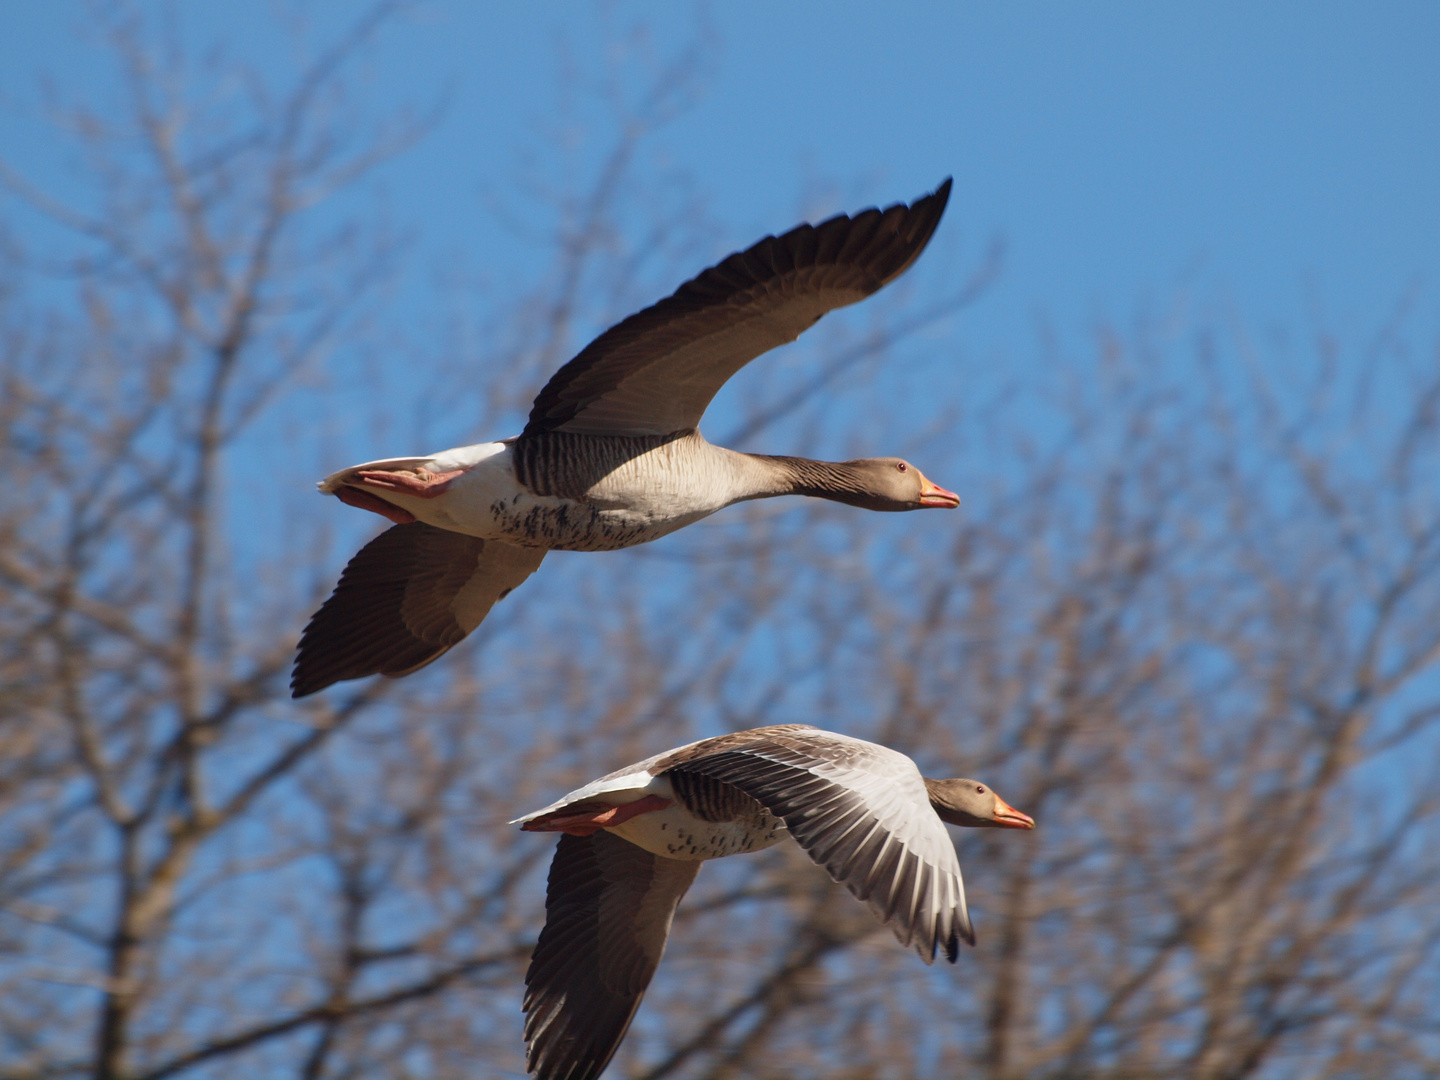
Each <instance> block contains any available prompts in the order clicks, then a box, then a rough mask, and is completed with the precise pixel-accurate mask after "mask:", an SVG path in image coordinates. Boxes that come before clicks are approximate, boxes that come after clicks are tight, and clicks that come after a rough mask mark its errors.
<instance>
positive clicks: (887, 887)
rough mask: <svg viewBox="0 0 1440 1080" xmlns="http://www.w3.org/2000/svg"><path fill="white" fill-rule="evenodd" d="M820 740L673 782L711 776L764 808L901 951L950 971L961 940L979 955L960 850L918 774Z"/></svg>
mask: <svg viewBox="0 0 1440 1080" xmlns="http://www.w3.org/2000/svg"><path fill="white" fill-rule="evenodd" d="M817 735H824V736H826V737H827V738H826V740H825V741H824V742H823V743H817V745H815V746H811V745H807V743H809V742H810V738H811V737H809V736H807V735H806V734H805V733H803V732H800V733H795V734H791V735H777V736H774V737H771V738H767V739H759V740H756V741H754V742H753V743H751V744H750V745H747V746H745V747H743V748H737V749H734V750H726V751H723V752H721V753H718V754H713V755H710V756H706V757H701V758H697V759H695V760H692V761H685V762H682V763H679V764H676V765H674V766H673V767H671V768H670V769H669V770H668V771H667V772H666V775H667V776H670V777H672V780H673V779H677V776H676V774H680V776H684V775H686V774H689V775H691V776H707V777H710V778H711V779H713V780H719V781H722V782H723V783H726V784H730V785H733V786H734V787H736V788H738V789H740V790H741V791H742V792H744V793H745V794H746V795H749V796H750V797H751V798H753V799H755V800H756V801H758V802H760V803H761V804H762V805H764V807H765V808H766V809H767V810H769V811H770V813H772V814H774V815H775V816H776V817H778V818H780V819H782V820H783V821H784V822H785V827H786V828H787V829H788V830H789V831H790V835H792V836H793V837H794V838H795V840H796V841H797V842H798V843H799V844H800V846H801V847H802V848H803V849H804V850H805V853H806V854H808V855H809V856H810V857H811V858H812V859H814V860H815V861H816V862H817V863H819V864H820V865H821V866H823V867H824V868H825V869H826V870H827V871H828V872H829V874H830V876H831V877H832V878H834V879H835V880H836V881H838V882H840V883H841V884H843V885H844V886H845V887H846V888H847V889H849V890H850V891H851V892H852V893H854V894H855V896H856V897H857V898H859V899H860V900H863V901H865V903H866V904H868V905H869V907H870V910H871V911H872V912H874V914H875V916H876V918H878V919H879V920H880V921H881V922H882V923H885V924H886V925H888V926H889V927H890V928H891V929H892V930H893V931H894V933H895V936H896V937H897V938H898V939H899V940H900V943H901V944H902V945H913V946H914V948H915V951H916V952H918V953H919V954H920V957H921V958H922V959H923V960H924V961H925V962H926V963H927V964H929V963H932V962H934V959H935V950H936V948H937V947H939V948H942V949H943V950H944V952H945V956H946V958H947V959H949V960H950V961H951V962H952V963H953V962H954V961H955V958H956V956H957V955H958V953H959V939H960V938H962V937H963V938H964V939H965V940H966V941H968V942H969V943H970V944H972V945H973V944H974V943H975V931H974V928H973V927H972V926H971V925H970V915H969V912H968V911H967V909H966V906H965V883H964V882H963V881H962V880H961V878H960V863H959V861H958V860H957V859H956V858H955V846H954V844H953V843H952V842H951V840H950V836H949V834H948V833H946V831H945V825H944V823H943V822H942V821H941V820H940V818H939V817H938V816H937V815H936V814H935V812H934V810H932V809H931V807H930V799H929V795H928V793H927V792H926V790H925V784H924V781H923V780H922V779H921V777H920V772H919V770H918V769H916V768H915V765H914V763H913V762H911V761H910V759H909V758H907V757H905V756H904V755H903V754H899V753H896V752H895V751H893V750H888V749H886V748H884V747H881V746H876V745H874V744H873V743H863V742H860V741H859V740H844V744H853V746H850V745H844V744H842V746H841V749H842V750H844V751H845V752H843V753H840V754H836V753H835V750H836V740H837V737H836V736H833V735H831V734H830V733H829V732H820V733H817ZM684 786H685V785H684V782H683V780H682V781H681V782H680V783H677V784H676V790H677V791H679V790H680V789H681V788H682V787H684Z"/></svg>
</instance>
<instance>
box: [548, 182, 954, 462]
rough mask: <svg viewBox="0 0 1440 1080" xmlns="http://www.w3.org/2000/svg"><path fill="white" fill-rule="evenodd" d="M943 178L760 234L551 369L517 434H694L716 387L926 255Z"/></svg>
mask: <svg viewBox="0 0 1440 1080" xmlns="http://www.w3.org/2000/svg"><path fill="white" fill-rule="evenodd" d="M949 199H950V181H949V180H948V179H947V180H946V181H945V182H944V183H943V184H941V185H940V186H939V187H938V188H937V189H936V190H935V191H934V193H932V194H930V195H927V196H925V197H924V198H921V199H916V200H915V202H914V204H913V205H911V206H905V205H903V204H897V205H895V206H891V207H888V208H887V209H885V210H864V211H862V212H860V213H858V214H856V215H855V216H854V217H847V216H845V215H843V214H841V215H839V216H837V217H833V218H830V219H829V220H828V221H825V222H822V223H821V224H819V225H800V226H798V227H796V228H794V229H791V230H790V231H789V232H787V233H785V234H784V235H783V236H767V237H765V238H764V239H763V240H761V241H760V242H759V243H757V244H755V245H753V246H752V247H750V248H749V249H747V250H745V251H739V252H736V253H735V254H734V255H731V256H730V257H729V258H727V259H725V261H724V262H721V263H720V264H718V265H717V266H712V267H711V268H710V269H708V270H706V271H704V272H703V273H701V274H700V275H699V276H698V277H695V278H693V279H691V280H690V281H687V282H686V283H685V284H684V285H681V286H680V288H678V289H676V290H675V292H674V294H673V295H671V296H668V297H666V298H665V299H664V300H661V301H659V302H658V303H656V304H652V305H651V306H650V307H648V308H646V309H645V310H644V311H640V312H636V313H635V314H634V315H631V316H630V317H629V318H627V319H625V320H623V321H622V322H619V323H617V324H616V325H615V326H612V327H611V328H610V329H609V330H607V331H605V333H603V334H601V335H600V336H599V337H598V338H596V339H595V340H594V341H592V342H591V343H590V344H589V345H587V346H586V347H585V348H584V349H583V350H582V351H581V352H580V353H579V355H577V356H576V357H575V359H573V360H571V361H570V362H569V363H568V364H566V365H565V366H564V367H562V368H561V369H560V370H559V371H557V372H556V373H555V374H554V376H553V377H552V378H551V379H550V381H549V382H548V383H546V384H545V388H544V389H543V390H541V391H540V394H539V396H537V397H536V398H535V405H534V407H533V408H532V409H531V410H530V421H529V423H527V424H526V425H525V431H524V433H523V434H522V435H521V438H522V439H524V438H525V437H527V436H533V435H537V434H539V433H540V432H544V431H570V432H577V433H585V434H591V435H615V434H626V435H639V434H651V435H664V434H666V433H668V432H671V431H678V430H680V429H683V428H693V427H697V426H698V425H699V423H700V417H701V415H702V414H703V413H704V412H705V408H706V406H708V405H709V404H710V400H711V399H712V398H713V397H714V396H715V394H716V393H717V392H718V391H719V389H720V387H721V386H723V385H724V384H725V381H726V380H727V379H729V378H730V376H732V375H734V374H735V372H737V371H739V370H740V369H741V368H742V367H744V366H745V365H746V364H748V363H749V362H750V361H751V360H753V359H755V357H757V356H759V355H760V354H761V353H764V352H767V351H769V350H770V349H773V348H775V347H776V346H777V345H783V344H785V343H786V342H787V341H794V340H795V339H796V338H797V337H799V336H800V335H801V333H803V332H804V331H805V330H807V329H809V328H810V327H811V326H813V325H814V324H815V323H816V321H817V320H819V318H820V316H822V315H824V314H825V313H826V312H828V311H833V310H834V309H835V308H838V307H844V306H845V305H847V304H853V303H855V302H857V301H859V300H863V299H864V298H865V297H867V296H869V295H870V294H871V293H873V292H875V291H877V290H878V289H880V288H881V287H883V286H884V285H885V284H887V283H888V282H890V281H893V280H894V279H895V278H897V277H899V276H900V274H902V273H904V271H905V270H906V268H907V267H909V266H910V264H911V263H912V262H914V261H915V259H916V258H917V257H918V256H919V254H920V252H922V251H923V250H925V245H926V244H928V243H929V242H930V237H931V236H932V235H933V234H934V232H935V227H936V226H937V225H939V224H940V218H941V216H942V215H943V214H944V213H945V204H946V202H948V201H949Z"/></svg>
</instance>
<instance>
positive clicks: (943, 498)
mask: <svg viewBox="0 0 1440 1080" xmlns="http://www.w3.org/2000/svg"><path fill="white" fill-rule="evenodd" d="M920 505H921V506H924V507H931V508H934V509H944V510H954V509H955V507H957V506H959V505H960V496H959V495H956V494H955V493H954V492H953V491H946V490H945V489H944V488H942V487H941V486H940V485H939V484H936V483H933V482H932V481H931V480H930V479H928V478H927V477H926V476H925V474H924V473H921V474H920Z"/></svg>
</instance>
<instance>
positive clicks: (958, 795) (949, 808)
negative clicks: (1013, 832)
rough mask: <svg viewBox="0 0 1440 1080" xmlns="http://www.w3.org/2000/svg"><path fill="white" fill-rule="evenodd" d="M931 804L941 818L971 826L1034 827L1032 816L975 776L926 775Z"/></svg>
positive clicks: (989, 827)
mask: <svg viewBox="0 0 1440 1080" xmlns="http://www.w3.org/2000/svg"><path fill="white" fill-rule="evenodd" d="M925 787H926V789H927V790H928V791H929V792H930V805H931V806H933V807H934V808H935V813H937V814H939V815H940V820H941V821H944V822H948V823H949V824H951V825H964V826H965V827H967V828H971V829H987V828H988V829H1033V828H1034V827H1035V819H1034V818H1032V817H1031V816H1030V815H1029V814H1022V813H1021V812H1020V811H1019V810H1016V809H1015V808H1014V807H1013V806H1011V805H1010V804H1009V803H1007V802H1006V801H1005V800H1004V799H1002V798H1000V796H999V795H996V794H995V792H994V791H992V790H991V789H990V788H989V787H988V786H986V785H985V784H982V783H980V781H978V780H931V779H930V778H929V777H926V778H925Z"/></svg>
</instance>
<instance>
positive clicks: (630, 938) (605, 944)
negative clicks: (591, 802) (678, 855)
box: [525, 830, 700, 1080]
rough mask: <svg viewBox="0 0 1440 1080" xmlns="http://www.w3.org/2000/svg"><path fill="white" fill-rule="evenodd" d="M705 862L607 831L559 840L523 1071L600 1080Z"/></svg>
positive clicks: (530, 998) (534, 964)
mask: <svg viewBox="0 0 1440 1080" xmlns="http://www.w3.org/2000/svg"><path fill="white" fill-rule="evenodd" d="M699 869H700V863H699V861H689V862H681V861H679V860H676V859H666V858H663V857H662V856H659V855H652V854H650V852H648V851H645V850H644V849H642V848H638V847H636V846H635V845H634V844H631V843H629V842H628V841H625V840H621V839H620V838H619V837H618V836H612V835H611V834H610V833H608V832H605V831H604V830H601V831H600V832H598V833H595V834H594V835H593V836H585V837H580V836H568V835H567V836H562V837H560V843H559V845H558V846H557V847H556V849H555V858H554V861H553V862H551V864H550V881H549V884H548V886H547V887H546V890H545V929H544V930H542V931H541V932H540V941H539V943H538V944H536V946H535V953H534V955H533V956H532V957H531V958H530V970H529V971H527V972H526V973H525V1045H526V1047H527V1052H526V1057H525V1066H526V1069H527V1070H528V1071H529V1072H531V1073H533V1074H534V1075H535V1076H536V1077H537V1078H539V1080H590V1078H591V1077H596V1076H599V1075H600V1073H601V1071H602V1070H603V1069H604V1068H605V1066H606V1065H607V1064H608V1063H609V1061H610V1059H611V1057H613V1056H614V1054H615V1050H616V1048H617V1047H618V1046H619V1045H620V1040H621V1039H623V1038H624V1037H625V1032H626V1030H627V1029H628V1028H629V1027H630V1021H631V1019H632V1018H633V1017H634V1016H635V1010H636V1009H638V1008H639V1007H640V999H641V998H643V997H644V996H645V988H646V987H648V986H649V985H650V980H651V978H652V977H653V976H654V974H655V969H656V967H658V966H659V964H660V956H661V954H662V953H663V952H664V951H665V939H666V938H668V937H669V936H670V921H671V919H672V918H673V917H674V915H675V908H676V905H678V904H679V903H680V898H681V897H682V896H684V895H685V890H686V889H688V888H689V887H690V883H691V882H693V881H694V880H695V875H696V873H697V872H698V871H699Z"/></svg>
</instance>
